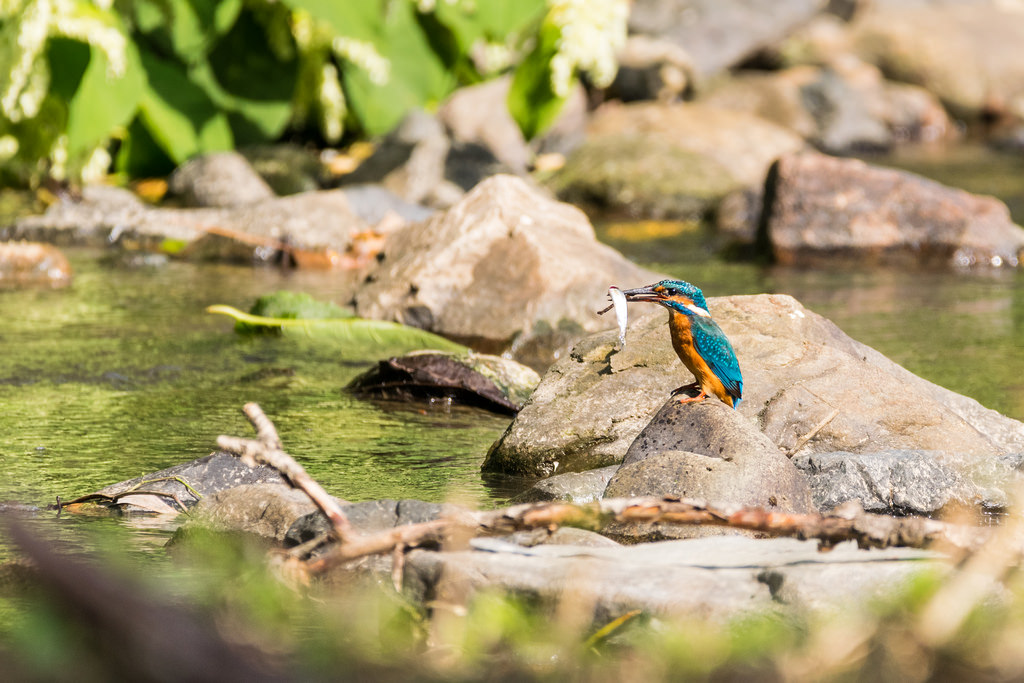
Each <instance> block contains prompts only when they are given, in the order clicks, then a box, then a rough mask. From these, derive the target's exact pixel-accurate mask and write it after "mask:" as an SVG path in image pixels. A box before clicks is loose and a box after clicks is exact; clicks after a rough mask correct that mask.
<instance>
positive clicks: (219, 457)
mask: <svg viewBox="0 0 1024 683" xmlns="http://www.w3.org/2000/svg"><path fill="white" fill-rule="evenodd" d="M245 484H284V480H283V479H282V478H281V475H279V474H278V473H277V471H276V470H274V469H271V468H269V467H266V466H260V467H249V466H248V465H246V464H245V463H243V462H242V461H241V460H239V459H238V458H236V457H235V456H233V455H230V454H228V453H224V452H221V451H217V452H215V453H211V454H210V455H207V456H205V457H202V458H199V459H197V460H193V461H192V462H189V463H185V464H182V465H175V466H174V467H168V468H167V469H164V470H160V471H159V472H153V473H152V474H146V475H143V476H141V477H136V478H135V479H129V480H127V481H122V482H119V483H117V484H111V485H110V486H107V487H105V488H102V489H100V490H99V491H97V492H96V493H95V494H93V495H94V496H99V497H101V498H116V499H117V500H118V501H121V502H120V503H115V504H120V505H123V506H125V507H126V509H129V510H130V509H131V508H132V507H134V506H133V505H132V503H131V499H130V497H127V496H128V494H132V493H133V492H135V491H140V492H141V491H145V493H147V494H153V495H155V496H156V497H158V498H160V499H163V501H164V502H165V503H168V504H169V505H173V506H175V507H177V503H179V502H180V503H181V504H182V505H184V506H185V507H187V508H190V507H193V506H194V505H195V504H196V503H197V502H199V501H200V500H201V499H202V498H204V497H207V496H212V495H214V494H215V493H217V492H219V491H224V490H227V489H231V488H235V487H237V486H242V485H245ZM197 494H198V495H197ZM143 502H144V501H143ZM179 509H180V508H179Z"/></svg>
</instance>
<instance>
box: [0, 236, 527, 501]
mask: <svg viewBox="0 0 1024 683" xmlns="http://www.w3.org/2000/svg"><path fill="white" fill-rule="evenodd" d="M69 256H70V257H71V259H72V263H73V266H74V267H75V272H76V275H75V281H74V284H73V285H72V287H71V288H70V289H68V290H64V291H57V292H53V291H33V290H25V291H17V292H7V293H4V294H2V295H0V316H2V317H3V319H4V320H5V321H6V324H5V326H4V328H3V329H2V331H0V343H2V344H3V348H4V354H3V356H2V357H0V415H2V416H3V417H2V419H0V465H2V466H3V468H4V471H5V473H6V476H5V480H4V483H3V484H0V498H3V499H11V500H18V501H22V502H29V503H35V504H40V503H49V502H52V501H53V500H54V497H55V496H56V495H61V496H63V497H65V498H68V497H73V496H77V495H81V494H84V493H89V492H91V491H93V490H95V489H97V488H100V487H102V486H105V485H107V484H110V483H114V482H116V481H120V480H123V479H127V478H131V477H134V476H138V475H140V474H144V473H147V472H152V471H155V470H158V469H162V468H164V467H168V466H171V465H176V464H179V463H183V462H187V461H189V460H191V459H194V458H197V457H201V456H204V455H207V454H208V453H210V452H211V451H213V450H214V449H215V447H216V446H215V440H216V437H217V436H218V435H219V434H232V435H238V436H249V435H251V434H252V428H251V426H250V425H249V424H248V422H247V421H246V420H245V418H244V417H243V416H242V414H241V407H242V405H243V404H244V403H245V402H247V401H256V402H258V403H260V405H261V406H262V407H263V408H264V410H265V411H266V412H267V414H268V415H269V416H270V417H271V419H273V420H274V422H275V424H276V425H277V426H278V429H279V431H280V434H281V438H282V440H283V441H284V443H285V447H286V448H287V449H288V450H289V452H291V453H292V454H293V455H295V456H296V458H298V459H299V461H300V462H302V463H303V464H304V465H305V466H306V467H307V469H308V470H309V471H310V473H311V474H312V475H313V476H314V477H316V478H317V479H318V480H319V481H321V483H322V484H323V485H324V486H325V488H327V489H328V490H329V491H331V492H332V493H334V494H335V495H338V496H340V497H344V498H347V499H349V500H353V501H358V500H367V499H373V498H385V497H387V498H421V499H425V500H433V501H441V500H448V499H453V498H454V499H458V500H462V501H465V502H468V503H472V504H483V505H487V504H489V502H490V501H491V500H493V499H494V498H495V496H494V495H492V494H491V492H490V491H489V490H488V489H487V488H486V487H485V486H484V484H483V481H482V480H481V477H480V473H479V466H480V463H481V462H482V460H483V456H484V453H485V452H486V450H487V447H488V446H489V445H490V444H491V443H492V442H493V441H494V440H495V439H496V438H497V437H498V436H499V435H500V434H501V432H502V431H503V430H504V428H505V427H506V426H507V425H508V418H507V417H497V416H493V415H491V414H489V413H485V412H482V411H478V410H470V409H464V408H460V407H458V406H456V407H449V406H446V405H443V404H442V405H440V406H437V407H435V408H431V407H430V406H428V405H426V404H424V406H415V407H408V406H399V407H395V406H389V405H386V404H380V403H373V402H368V401H363V400H359V399H356V398H354V397H352V396H350V395H349V394H347V393H346V392H345V391H344V390H343V387H344V386H345V385H347V384H348V382H349V381H350V380H351V379H352V378H353V377H354V376H355V375H357V374H358V373H359V372H361V371H363V370H365V369H366V367H368V364H369V363H368V362H359V363H349V362H344V361H342V360H339V359H338V358H337V355H336V352H335V351H333V350H328V351H325V350H322V349H318V348H317V346H316V345H315V344H308V343H303V342H302V340H288V339H281V338H260V337H256V338H241V337H238V336H237V335H235V334H234V333H233V331H232V327H231V322H230V321H228V320H226V319H224V318H220V317H218V316H211V315H209V314H206V313H205V312H204V310H203V309H204V308H205V307H206V306H207V305H210V304H213V303H230V304H232V305H236V306H238V307H240V308H247V307H248V306H249V305H250V304H251V302H252V301H253V300H254V299H256V298H257V297H258V296H259V295H261V294H264V293H266V292H267V291H273V290H275V289H284V288H297V287H301V288H304V289H307V290H308V291H310V292H311V293H312V294H313V295H315V296H317V297H318V298H323V299H327V300H331V299H338V300H344V299H346V298H347V296H348V293H349V291H350V290H349V288H350V286H351V283H350V282H349V281H347V280H346V279H345V276H342V275H334V274H324V273H318V274H315V275H312V274H292V275H288V274H285V273H281V272H279V271H273V270H258V269H257V270H254V269H251V268H240V267H229V266H209V265H204V266H202V267H200V266H196V265H192V264H185V263H173V262H172V263H170V264H168V265H166V266H165V267H162V268H158V269H142V270H125V269H106V268H104V267H102V266H100V265H99V264H98V262H97V261H96V260H95V258H94V254H91V253H89V252H76V251H71V252H70V253H69Z"/></svg>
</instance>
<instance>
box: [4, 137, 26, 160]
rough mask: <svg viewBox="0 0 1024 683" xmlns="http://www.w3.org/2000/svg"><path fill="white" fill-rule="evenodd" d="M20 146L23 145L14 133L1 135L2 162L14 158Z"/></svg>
mask: <svg viewBox="0 0 1024 683" xmlns="http://www.w3.org/2000/svg"><path fill="white" fill-rule="evenodd" d="M20 148H21V145H20V144H19V143H18V138H16V137H14V136H13V135H3V136H0V162H4V161H8V160H9V159H13V158H14V155H15V154H17V153H18V150H19V149H20Z"/></svg>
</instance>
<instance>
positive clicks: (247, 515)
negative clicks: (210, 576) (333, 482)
mask: <svg viewBox="0 0 1024 683" xmlns="http://www.w3.org/2000/svg"><path fill="white" fill-rule="evenodd" d="M315 510H316V506H315V505H314V504H313V502H312V501H311V500H310V499H309V496H307V495H306V494H305V493H303V492H302V491H300V490H298V489H293V488H292V487H290V486H288V485H287V484H284V483H265V484H244V485H242V486H236V487H234V488H229V489H225V490H223V491H218V492H216V493H213V494H212V495H208V496H206V497H204V498H203V499H202V500H201V501H199V503H198V504H197V505H196V506H195V509H194V510H193V511H192V514H191V515H190V517H189V520H188V522H187V523H186V526H190V527H191V526H196V525H198V526H200V527H202V528H204V529H207V530H210V531H216V532H227V533H247V534H254V535H256V536H263V537H266V538H271V539H274V540H275V541H283V540H284V537H285V534H286V533H288V529H290V528H291V526H292V524H294V523H295V521H296V520H297V519H299V518H300V517H302V516H304V515H308V514H310V513H313V512H314V511H315ZM185 533H188V531H187V530H186V531H185Z"/></svg>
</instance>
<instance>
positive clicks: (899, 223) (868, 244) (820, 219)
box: [764, 154, 1024, 267]
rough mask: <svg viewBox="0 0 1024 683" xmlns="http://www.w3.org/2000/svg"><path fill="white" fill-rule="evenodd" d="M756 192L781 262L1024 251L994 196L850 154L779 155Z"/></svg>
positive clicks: (994, 257) (973, 256)
mask: <svg viewBox="0 0 1024 683" xmlns="http://www.w3.org/2000/svg"><path fill="white" fill-rule="evenodd" d="M851 188H856V190H855V191H854V190H851ZM765 196H766V202H767V204H766V207H765V216H764V226H765V227H764V229H765V236H766V239H767V241H768V242H769V243H770V244H771V249H772V254H773V255H774V257H775V258H776V260H778V261H779V262H781V263H784V264H800V265H809V264H815V263H819V264H820V263H828V262H834V261H836V260H844V259H845V260H852V261H856V262H858V263H863V262H869V263H891V264H910V265H928V264H935V265H946V266H957V267H966V266H975V265H979V266H1002V265H1005V266H1017V265H1019V263H1020V259H1021V252H1022V250H1024V229H1022V228H1021V227H1019V226H1017V225H1015V224H1014V223H1013V221H1012V220H1011V219H1010V212H1009V210H1008V209H1007V208H1006V205H1005V204H1003V203H1002V202H1001V201H999V200H997V199H994V198H992V197H982V196H978V195H972V194H970V193H968V192H964V191H963V190H958V189H955V188H951V187H946V186H944V185H940V184H939V183H937V182H934V181H932V180H927V179H925V178H922V177H920V176H916V175H914V174H912V173H907V172H904V171H895V170H891V169H887V168H880V167H876V166H870V165H868V164H866V163H864V162H862V161H858V160H854V159H837V158H834V157H829V156H825V155H821V154H794V155H789V156H785V157H782V158H781V159H779V161H778V162H777V163H776V164H775V166H774V167H773V172H772V173H771V175H770V177H769V180H768V184H767V188H766V195H765Z"/></svg>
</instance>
